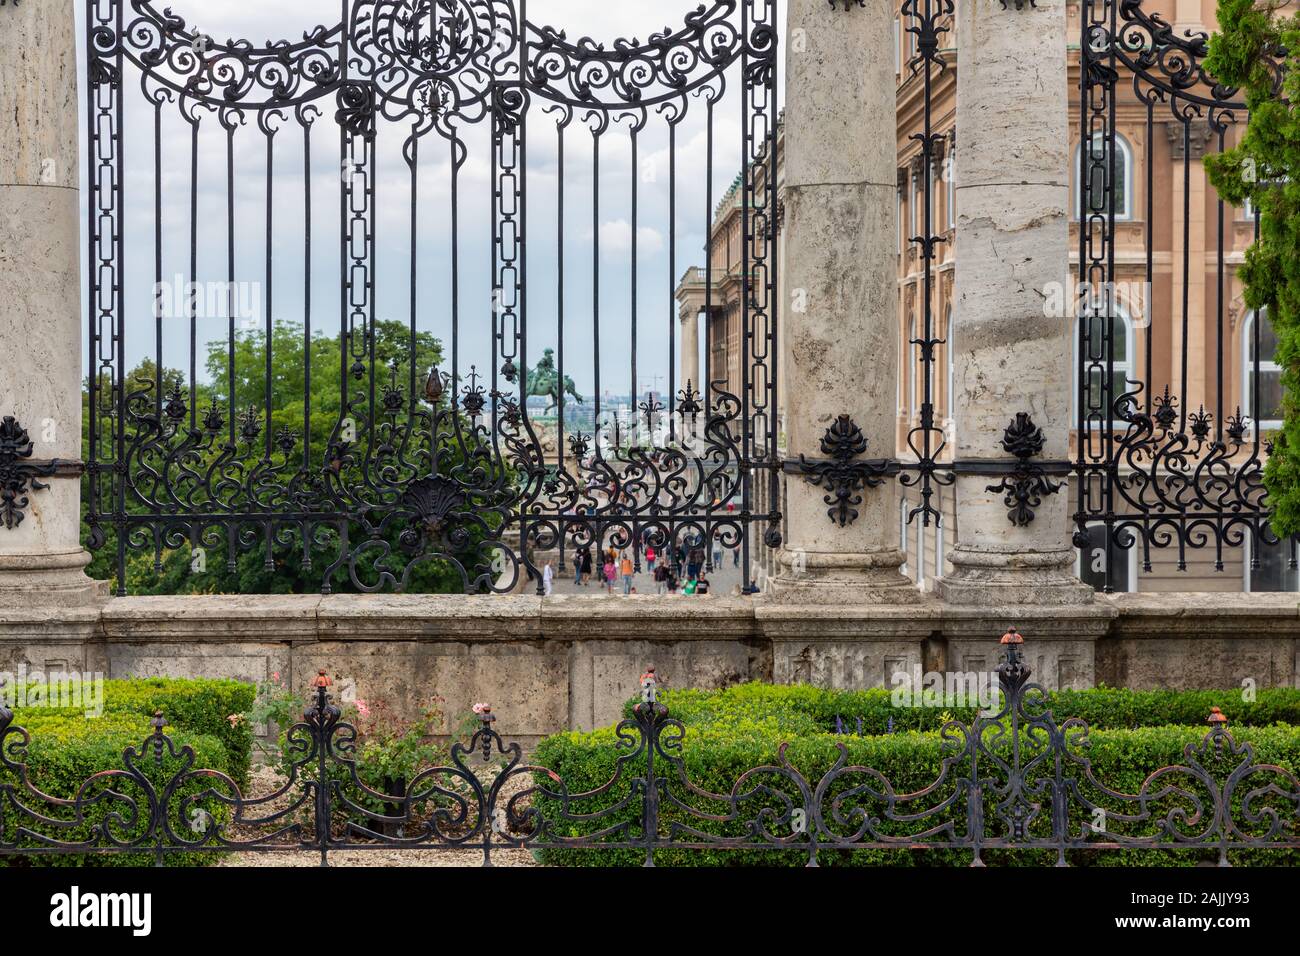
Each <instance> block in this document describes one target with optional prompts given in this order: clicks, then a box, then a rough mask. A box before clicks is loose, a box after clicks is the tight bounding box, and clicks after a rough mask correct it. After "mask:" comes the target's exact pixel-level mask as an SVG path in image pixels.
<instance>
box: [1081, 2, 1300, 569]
mask: <svg viewBox="0 0 1300 956" xmlns="http://www.w3.org/2000/svg"><path fill="white" fill-rule="evenodd" d="M1081 24H1082V26H1081V30H1082V35H1081V42H1080V47H1081V71H1080V72H1081V79H1080V84H1081V87H1080V88H1081V91H1082V101H1081V108H1080V115H1079V134H1080V139H1079V142H1080V148H1079V151H1078V154H1077V156H1078V159H1077V173H1076V174H1077V180H1076V182H1077V183H1078V188H1077V191H1076V196H1075V197H1074V198H1073V200H1072V201H1074V202H1077V203H1078V204H1079V205H1078V210H1079V212H1078V218H1079V235H1078V241H1079V245H1078V249H1079V252H1078V255H1079V259H1078V272H1077V275H1078V278H1079V282H1080V293H1081V294H1080V296H1079V300H1078V301H1079V303H1080V308H1079V317H1078V335H1077V340H1076V341H1077V346H1076V347H1077V362H1076V367H1077V370H1076V375H1077V382H1076V399H1075V400H1076V408H1077V428H1078V432H1077V449H1076V455H1077V457H1076V469H1077V474H1078V479H1077V495H1078V508H1077V512H1076V516H1075V517H1076V522H1077V526H1078V529H1077V531H1076V535H1075V543H1076V545H1078V546H1079V547H1080V548H1083V549H1086V550H1085V554H1088V553H1093V552H1094V550H1095V552H1096V553H1098V554H1100V555H1102V556H1103V557H1102V565H1103V567H1102V568H1101V569H1100V570H1102V571H1103V572H1104V581H1105V586H1106V589H1107V590H1112V589H1115V588H1117V587H1119V589H1123V585H1122V583H1121V582H1117V580H1116V577H1117V574H1116V567H1115V565H1116V563H1117V562H1116V561H1114V560H1111V559H1110V558H1112V557H1114V556H1116V555H1120V554H1123V552H1124V551H1125V550H1128V549H1132V550H1133V557H1134V559H1135V560H1136V559H1137V558H1138V557H1139V556H1140V560H1141V562H1142V565H1143V567H1144V569H1145V570H1148V571H1149V570H1150V569H1151V562H1152V559H1153V551H1155V550H1157V549H1162V548H1169V549H1173V550H1174V551H1176V553H1177V568H1178V569H1179V570H1186V569H1187V567H1188V562H1189V557H1191V558H1194V557H1196V556H1197V555H1196V552H1197V551H1198V550H1199V549H1203V552H1202V553H1203V554H1204V555H1205V556H1206V557H1207V558H1209V559H1210V560H1211V561H1212V563H1213V567H1214V568H1215V569H1216V570H1220V571H1221V570H1223V567H1224V557H1225V549H1229V548H1235V547H1239V546H1244V547H1245V548H1246V551H1247V554H1248V556H1249V564H1250V566H1252V567H1256V568H1257V567H1258V566H1259V555H1260V552H1261V549H1264V548H1270V547H1282V548H1285V549H1286V551H1287V552H1288V563H1289V565H1290V567H1291V568H1292V569H1294V568H1295V567H1296V556H1295V542H1294V541H1292V542H1289V543H1286V544H1280V543H1279V542H1278V541H1277V538H1276V537H1275V536H1274V535H1273V533H1272V531H1271V530H1270V528H1269V511H1270V508H1269V503H1268V500H1267V494H1266V492H1265V489H1264V486H1263V461H1264V460H1265V458H1266V457H1267V453H1268V449H1269V441H1268V437H1267V433H1268V431H1269V427H1270V422H1269V419H1270V417H1271V415H1270V412H1269V411H1268V409H1267V407H1266V406H1269V405H1270V404H1271V403H1272V402H1275V401H1277V400H1278V399H1280V394H1279V395H1276V396H1272V395H1270V394H1269V386H1270V385H1272V384H1275V380H1270V378H1269V375H1270V369H1269V364H1270V363H1269V360H1268V358H1267V357H1266V355H1265V353H1266V352H1268V348H1267V340H1268V338H1269V336H1268V332H1267V330H1266V326H1267V319H1266V316H1255V315H1253V314H1250V313H1248V312H1247V311H1246V310H1245V308H1244V306H1242V305H1241V302H1240V292H1239V291H1236V286H1237V280H1236V263H1237V262H1239V261H1240V253H1241V251H1242V250H1243V249H1244V247H1245V246H1246V245H1248V244H1249V243H1250V242H1251V241H1253V239H1254V238H1255V236H1257V235H1258V223H1257V220H1256V219H1255V217H1254V215H1253V214H1252V212H1251V211H1250V210H1235V209H1234V208H1233V207H1231V206H1226V205H1225V203H1224V202H1223V201H1222V200H1221V199H1218V198H1217V197H1216V196H1215V195H1214V193H1213V188H1212V187H1211V186H1209V185H1208V184H1207V183H1205V180H1204V173H1203V171H1202V170H1201V157H1202V155H1203V154H1204V153H1206V152H1214V151H1222V150H1223V149H1224V148H1225V145H1231V144H1232V142H1233V138H1234V137H1235V136H1237V135H1238V132H1239V130H1242V129H1244V126H1245V121H1246V108H1245V104H1244V103H1243V102H1241V101H1240V100H1239V99H1238V96H1237V91H1236V90H1234V89H1231V88H1228V87H1225V86H1223V85H1221V84H1219V83H1217V82H1216V81H1215V79H1214V78H1213V77H1212V76H1209V75H1208V74H1207V73H1206V71H1205V69H1204V67H1203V65H1202V61H1203V60H1204V59H1205V56H1206V53H1207V52H1208V45H1207V44H1208V38H1207V37H1206V36H1205V35H1204V34H1187V33H1184V34H1183V35H1179V34H1178V32H1177V31H1175V29H1174V28H1173V27H1172V26H1171V25H1170V24H1169V23H1167V22H1165V21H1164V20H1163V19H1162V18H1161V17H1160V16H1159V15H1158V14H1155V13H1152V12H1149V11H1144V10H1143V9H1142V5H1141V2H1140V0H1083V2H1082V6H1081ZM1278 81H1279V82H1280V81H1281V75H1280V73H1279V75H1278ZM1124 124H1128V125H1130V126H1132V127H1133V128H1134V129H1135V130H1137V131H1139V133H1138V136H1139V138H1140V139H1141V141H1142V145H1141V148H1140V150H1139V149H1135V148H1134V147H1133V146H1131V145H1130V144H1129V143H1128V142H1127V140H1126V139H1125V137H1124V136H1123V135H1122V133H1121V132H1119V127H1120V126H1121V125H1124ZM1162 126H1163V127H1164V130H1163V132H1164V133H1166V134H1167V137H1165V136H1161V135H1160V133H1161V127H1162ZM1166 139H1167V143H1168V148H1169V154H1170V160H1171V161H1172V162H1171V164H1170V171H1171V173H1172V179H1173V181H1172V183H1171V192H1172V195H1173V197H1174V209H1173V212H1174V224H1173V235H1172V236H1170V237H1168V240H1169V243H1170V245H1169V250H1168V253H1167V255H1162V254H1161V253H1159V252H1158V251H1157V244H1158V243H1159V242H1160V241H1162V240H1161V237H1159V236H1157V227H1159V226H1161V225H1162V224H1163V221H1166V220H1164V217H1165V216H1168V214H1169V210H1165V209H1161V208H1160V207H1158V206H1157V205H1156V200H1155V196H1156V193H1157V182H1158V181H1157V177H1158V176H1162V175H1163V170H1161V169H1160V168H1159V167H1158V164H1157V162H1156V160H1155V155H1156V150H1157V145H1158V143H1157V141H1158V140H1166ZM1202 212H1203V213H1204V214H1205V216H1206V220H1207V222H1209V223H1213V227H1212V229H1213V231H1212V232H1211V230H1210V229H1209V228H1207V230H1206V233H1207V236H1208V237H1209V238H1208V240H1207V242H1206V245H1205V248H1201V249H1198V248H1196V242H1195V239H1194V237H1193V233H1192V229H1191V224H1192V223H1193V221H1194V220H1195V219H1196V218H1197V216H1198V215H1200V214H1201V213H1202ZM1202 363H1203V364H1202ZM1273 424H1276V423H1273ZM1189 552H1190V554H1189ZM1247 573H1248V574H1249V571H1248V572H1247Z"/></svg>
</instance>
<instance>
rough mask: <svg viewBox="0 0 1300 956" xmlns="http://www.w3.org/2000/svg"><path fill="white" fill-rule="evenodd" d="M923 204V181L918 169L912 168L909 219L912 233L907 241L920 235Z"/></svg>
mask: <svg viewBox="0 0 1300 956" xmlns="http://www.w3.org/2000/svg"><path fill="white" fill-rule="evenodd" d="M924 202H925V186H924V180H923V179H922V178H921V170H920V169H919V168H918V167H916V166H913V167H912V203H911V205H912V209H911V213H912V214H911V216H910V217H909V219H910V221H911V224H912V231H911V232H910V233H909V234H908V238H909V239H910V238H912V236H919V235H920V234H921V223H922V218H921V205H922V204H923V203H924Z"/></svg>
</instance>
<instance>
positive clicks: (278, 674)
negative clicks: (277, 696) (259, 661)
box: [271, 671, 280, 684]
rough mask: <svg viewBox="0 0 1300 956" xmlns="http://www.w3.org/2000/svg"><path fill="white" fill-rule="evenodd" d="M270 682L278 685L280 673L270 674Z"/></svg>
mask: <svg viewBox="0 0 1300 956" xmlns="http://www.w3.org/2000/svg"><path fill="white" fill-rule="evenodd" d="M271 680H273V681H275V682H276V683H277V684H278V683H280V672H279V671H276V672H275V673H274V674H272V675H271Z"/></svg>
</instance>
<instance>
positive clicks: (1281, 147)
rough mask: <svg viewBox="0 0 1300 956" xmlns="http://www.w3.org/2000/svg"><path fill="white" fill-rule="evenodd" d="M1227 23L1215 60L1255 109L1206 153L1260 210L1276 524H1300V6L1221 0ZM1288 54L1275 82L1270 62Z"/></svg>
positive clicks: (1253, 276)
mask: <svg viewBox="0 0 1300 956" xmlns="http://www.w3.org/2000/svg"><path fill="white" fill-rule="evenodd" d="M1218 19H1219V28H1220V32H1219V33H1217V34H1215V35H1214V36H1212V37H1211V38H1210V48H1209V55H1208V56H1207V57H1206V59H1205V64H1204V65H1205V68H1206V69H1207V70H1208V71H1209V72H1210V74H1211V75H1213V76H1214V77H1215V78H1216V79H1218V80H1219V81H1220V82H1221V83H1224V84H1227V85H1229V86H1235V87H1239V88H1240V89H1241V90H1242V91H1243V93H1244V96H1245V102H1246V106H1247V108H1248V109H1249V111H1250V116H1249V120H1248V122H1247V125H1246V132H1245V134H1244V136H1243V137H1242V139H1241V142H1240V143H1238V145H1237V146H1236V147H1234V148H1232V149H1227V150H1225V151H1224V152H1223V153H1222V154H1219V155H1207V156H1206V157H1205V165H1206V169H1207V171H1208V173H1209V177H1210V182H1211V183H1213V184H1214V187H1215V188H1216V189H1217V190H1218V192H1219V195H1220V196H1222V197H1223V198H1224V199H1225V200H1226V201H1227V202H1230V203H1233V204H1235V205H1242V204H1243V203H1244V202H1245V201H1246V200H1250V202H1251V203H1252V205H1253V206H1254V208H1255V209H1256V210H1258V212H1259V240H1258V241H1257V242H1256V243H1255V244H1254V245H1252V246H1251V247H1250V248H1249V249H1248V250H1247V251H1246V257H1245V264H1244V265H1243V266H1242V268H1241V271H1240V275H1241V277H1242V280H1243V282H1244V283H1245V301H1246V305H1247V307H1249V308H1251V309H1263V308H1267V309H1268V310H1269V312H1268V314H1269V319H1270V321H1271V322H1272V325H1273V328H1274V330H1275V331H1276V333H1277V337H1278V347H1277V353H1276V361H1277V363H1278V365H1279V366H1281V368H1282V385H1283V388H1284V390H1285V391H1284V396H1283V413H1284V420H1283V425H1282V431H1281V432H1280V433H1279V434H1278V435H1276V436H1275V437H1274V444H1273V449H1272V454H1271V455H1270V456H1269V460H1268V463H1267V465H1266V466H1265V469H1264V482H1265V485H1266V487H1267V488H1268V491H1269V496H1270V500H1271V502H1272V505H1273V509H1274V511H1273V530H1274V531H1275V532H1276V533H1277V534H1278V535H1280V536H1287V535H1292V534H1296V533H1300V405H1298V404H1297V400H1296V396H1297V395H1300V256H1298V255H1297V254H1296V250H1297V249H1300V114H1297V112H1296V111H1295V110H1294V109H1293V108H1292V105H1291V104H1294V103H1297V102H1300V96H1298V95H1297V94H1300V70H1298V69H1296V67H1297V64H1300V15H1297V14H1295V13H1294V12H1290V13H1284V12H1282V4H1280V3H1273V2H1262V3H1261V2H1257V0H1219V8H1218ZM1274 60H1280V62H1281V67H1282V69H1283V82H1282V84H1281V87H1280V88H1277V89H1275V80H1276V76H1275V73H1274V71H1273V70H1272V69H1271V68H1270V62H1271V61H1274Z"/></svg>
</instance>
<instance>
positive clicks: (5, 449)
mask: <svg viewBox="0 0 1300 956" xmlns="http://www.w3.org/2000/svg"><path fill="white" fill-rule="evenodd" d="M34 450H35V444H34V443H33V442H32V440H31V438H30V437H29V436H28V434H27V429H25V428H24V427H23V426H22V425H20V424H19V423H18V421H17V419H15V418H14V417H13V416H12V415H6V416H5V417H4V419H3V421H0V522H3V523H4V526H5V528H6V529H8V530H10V531H12V530H13V529H14V528H16V527H18V526H19V525H20V524H22V521H23V517H24V512H25V509H26V508H27V505H28V497H27V496H28V495H29V494H31V493H32V492H33V491H44V490H45V489H46V488H48V487H49V485H47V484H45V482H43V481H41V480H40V479H41V478H50V477H53V476H56V475H57V476H63V475H65V474H69V475H79V474H80V473H81V468H80V465H79V463H77V462H70V461H59V460H58V459H54V460H52V461H33V460H32V453H33V452H34Z"/></svg>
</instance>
